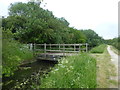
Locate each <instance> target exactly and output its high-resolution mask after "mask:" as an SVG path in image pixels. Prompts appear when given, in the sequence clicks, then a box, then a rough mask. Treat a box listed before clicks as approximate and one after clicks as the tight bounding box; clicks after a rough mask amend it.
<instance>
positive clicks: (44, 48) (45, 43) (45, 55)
mask: <svg viewBox="0 0 120 90" xmlns="http://www.w3.org/2000/svg"><path fill="white" fill-rule="evenodd" d="M44 55H45V57H46V43H44Z"/></svg>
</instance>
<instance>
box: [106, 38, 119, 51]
mask: <svg viewBox="0 0 120 90" xmlns="http://www.w3.org/2000/svg"><path fill="white" fill-rule="evenodd" d="M105 43H106V44H109V45H113V46H114V47H115V48H117V49H118V50H120V36H119V37H117V38H113V39H109V40H105Z"/></svg>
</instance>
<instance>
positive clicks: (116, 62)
mask: <svg viewBox="0 0 120 90" xmlns="http://www.w3.org/2000/svg"><path fill="white" fill-rule="evenodd" d="M107 50H108V52H109V54H110V56H111V62H112V63H113V64H114V65H115V67H116V74H117V75H116V76H114V77H111V79H112V80H115V81H116V82H118V58H120V56H118V55H117V54H116V53H114V52H113V51H112V50H111V48H110V46H109V45H108V47H107ZM119 63H120V62H119ZM119 72H120V71H119ZM115 87H116V88H118V85H116V86H115ZM119 87H120V85H119Z"/></svg>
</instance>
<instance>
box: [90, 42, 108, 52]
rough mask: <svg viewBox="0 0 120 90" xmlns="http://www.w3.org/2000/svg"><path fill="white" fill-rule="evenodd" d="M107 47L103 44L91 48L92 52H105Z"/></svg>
mask: <svg viewBox="0 0 120 90" xmlns="http://www.w3.org/2000/svg"><path fill="white" fill-rule="evenodd" d="M106 47H107V45H106V44H101V45H99V46H97V47H95V48H93V49H91V50H90V52H91V53H103V52H104V50H105V48H106Z"/></svg>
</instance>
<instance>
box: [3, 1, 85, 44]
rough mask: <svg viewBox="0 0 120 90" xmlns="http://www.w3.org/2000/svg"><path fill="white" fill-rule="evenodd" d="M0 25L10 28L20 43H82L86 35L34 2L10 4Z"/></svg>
mask: <svg viewBox="0 0 120 90" xmlns="http://www.w3.org/2000/svg"><path fill="white" fill-rule="evenodd" d="M2 27H4V28H5V30H6V29H11V31H12V33H14V38H15V39H17V40H19V41H20V42H22V43H84V42H85V41H86V36H85V35H84V34H83V33H82V32H81V31H80V30H77V29H74V28H70V27H69V23H68V21H67V20H66V19H65V18H63V17H62V18H57V17H55V16H54V15H53V14H52V12H50V11H48V10H44V9H42V8H41V7H40V6H39V4H38V3H36V2H28V3H21V2H18V3H14V4H11V5H10V8H9V16H8V17H7V18H3V24H2Z"/></svg>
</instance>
